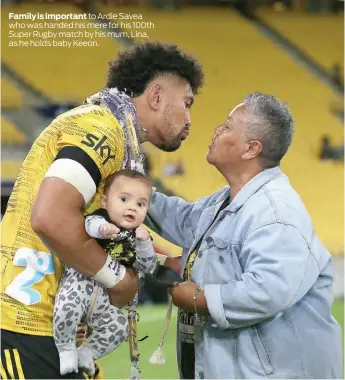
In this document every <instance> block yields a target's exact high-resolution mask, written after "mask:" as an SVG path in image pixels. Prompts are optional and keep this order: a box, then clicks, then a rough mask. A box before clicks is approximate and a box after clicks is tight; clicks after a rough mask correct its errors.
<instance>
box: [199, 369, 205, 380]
mask: <svg viewBox="0 0 345 380" xmlns="http://www.w3.org/2000/svg"><path fill="white" fill-rule="evenodd" d="M199 377H200V379H203V378H204V377H205V375H204V372H202V371H200V372H199Z"/></svg>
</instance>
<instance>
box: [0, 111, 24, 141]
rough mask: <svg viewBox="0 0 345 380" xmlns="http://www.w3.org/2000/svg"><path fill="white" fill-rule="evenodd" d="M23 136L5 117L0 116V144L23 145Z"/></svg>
mask: <svg viewBox="0 0 345 380" xmlns="http://www.w3.org/2000/svg"><path fill="white" fill-rule="evenodd" d="M25 141H26V138H25V135H24V134H23V132H21V131H20V130H19V129H18V128H17V127H16V126H15V125H14V124H13V123H11V122H10V121H9V120H8V119H7V118H6V117H4V116H1V144H24V143H25Z"/></svg>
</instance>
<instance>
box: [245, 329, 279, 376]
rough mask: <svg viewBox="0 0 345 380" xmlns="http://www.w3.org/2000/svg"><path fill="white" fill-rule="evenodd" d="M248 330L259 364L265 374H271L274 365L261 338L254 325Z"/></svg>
mask: <svg viewBox="0 0 345 380" xmlns="http://www.w3.org/2000/svg"><path fill="white" fill-rule="evenodd" d="M249 331H250V337H251V340H252V344H253V347H254V350H255V352H256V354H257V356H258V359H259V361H260V363H261V366H262V368H263V369H264V371H265V373H266V375H271V374H272V373H273V372H274V367H273V364H272V361H271V359H270V357H269V355H268V352H267V350H266V348H265V345H264V343H263V341H262V339H261V336H260V334H259V332H258V330H257V329H256V328H255V327H251V328H250V330H249Z"/></svg>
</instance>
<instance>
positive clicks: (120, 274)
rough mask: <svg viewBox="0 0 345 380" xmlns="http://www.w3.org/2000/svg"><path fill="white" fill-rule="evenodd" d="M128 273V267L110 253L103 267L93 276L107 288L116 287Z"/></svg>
mask: <svg viewBox="0 0 345 380" xmlns="http://www.w3.org/2000/svg"><path fill="white" fill-rule="evenodd" d="M125 275H126V268H125V267H124V266H123V265H121V264H119V263H118V262H117V261H116V260H114V259H112V258H111V256H109V255H108V257H107V260H106V261H105V263H104V265H103V267H102V268H101V269H100V270H99V271H98V272H97V273H96V274H95V276H94V277H91V278H92V280H96V281H98V282H100V283H101V284H102V285H104V286H105V287H106V288H112V287H114V286H115V285H116V284H117V283H118V282H119V281H121V280H122V279H123V278H124V277H125Z"/></svg>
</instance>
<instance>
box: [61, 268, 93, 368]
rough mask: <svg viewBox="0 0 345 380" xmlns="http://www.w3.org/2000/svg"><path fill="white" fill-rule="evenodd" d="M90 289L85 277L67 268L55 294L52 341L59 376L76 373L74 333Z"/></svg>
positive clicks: (76, 361) (76, 357) (76, 358)
mask: <svg viewBox="0 0 345 380" xmlns="http://www.w3.org/2000/svg"><path fill="white" fill-rule="evenodd" d="M87 287H88V289H87ZM91 287H92V285H90V281H89V280H88V279H87V278H86V277H84V276H83V275H81V274H80V273H78V272H76V271H74V269H71V268H69V269H67V270H66V271H65V273H64V276H63V278H62V281H61V283H60V287H59V290H58V292H57V294H56V298H55V305H54V340H55V344H56V347H57V349H58V352H59V357H60V373H61V375H66V374H67V373H71V372H75V373H78V351H77V347H76V331H77V326H78V324H79V322H80V320H81V319H82V317H83V314H84V311H85V302H86V300H85V297H86V296H87V291H88V292H89V293H91V294H92V290H91Z"/></svg>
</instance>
